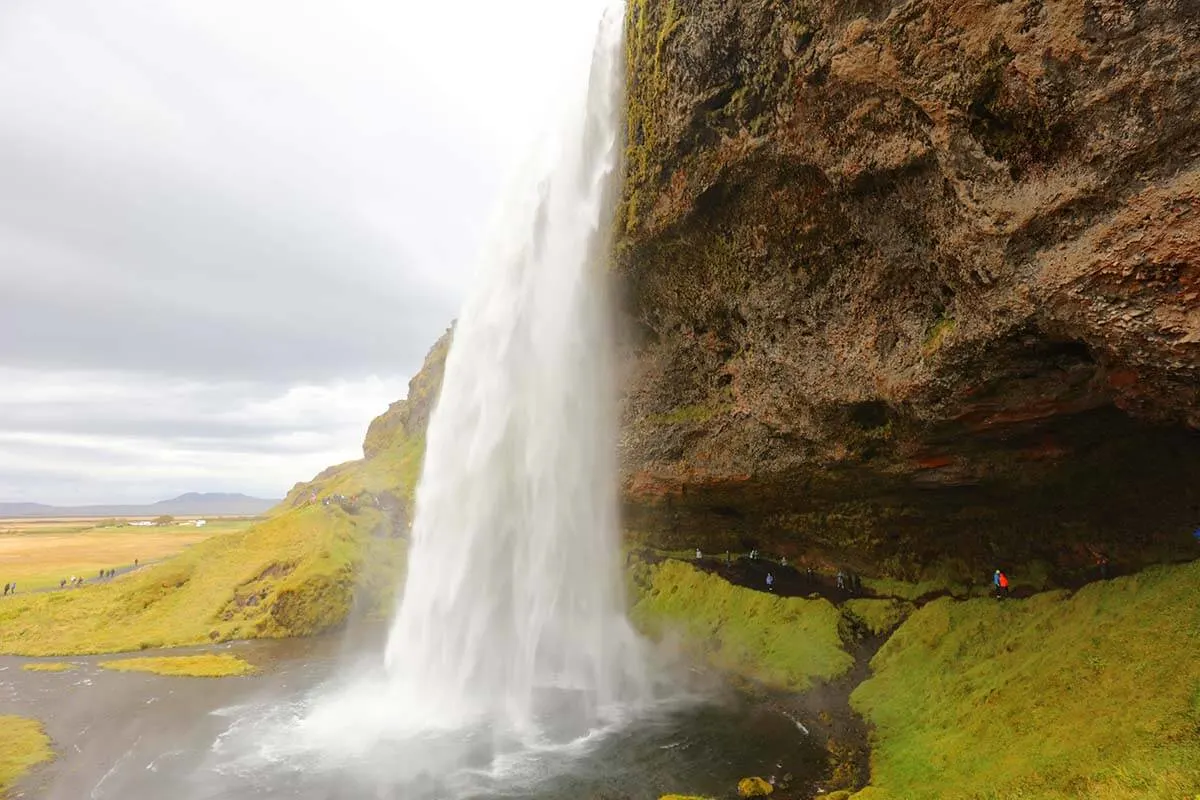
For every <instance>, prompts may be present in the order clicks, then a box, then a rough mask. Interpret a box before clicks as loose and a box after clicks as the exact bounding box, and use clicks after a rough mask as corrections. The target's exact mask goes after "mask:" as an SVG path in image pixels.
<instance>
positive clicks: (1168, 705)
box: [852, 562, 1200, 800]
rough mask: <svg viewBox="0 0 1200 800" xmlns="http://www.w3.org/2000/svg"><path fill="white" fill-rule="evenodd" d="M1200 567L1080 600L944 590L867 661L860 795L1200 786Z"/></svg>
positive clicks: (1089, 592) (1176, 792)
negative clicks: (967, 596)
mask: <svg viewBox="0 0 1200 800" xmlns="http://www.w3.org/2000/svg"><path fill="white" fill-rule="evenodd" d="M1197 655H1200V562H1196V563H1192V564H1188V565H1185V566H1177V567H1154V568H1151V569H1148V570H1146V571H1145V572H1143V573H1140V574H1138V575H1135V576H1131V577H1127V578H1121V579H1118V580H1114V581H1107V582H1101V583H1095V584H1090V585H1088V586H1086V587H1084V588H1083V589H1082V590H1080V591H1079V592H1078V593H1076V594H1074V595H1068V594H1066V593H1065V592H1050V593H1046V594H1041V595H1036V596H1034V597H1033V598H1031V599H1029V600H1025V601H1006V602H997V601H995V600H990V599H975V600H968V601H966V602H956V601H953V600H950V599H942V600H938V601H936V602H934V603H931V604H930V605H928V606H926V607H925V608H923V609H921V610H919V611H917V612H916V613H914V614H913V615H912V616H911V617H910V618H909V619H908V621H907V622H905V623H904V624H903V625H902V626H901V627H900V628H899V630H897V631H896V633H895V634H894V635H893V636H892V638H891V639H890V640H889V641H888V642H887V643H886V644H885V645H884V647H883V649H881V650H880V652H879V653H878V655H877V656H876V657H875V659H874V661H873V662H872V667H873V669H874V676H873V677H872V678H871V679H870V680H868V681H866V682H865V683H864V684H863V685H862V686H860V687H859V688H858V689H857V690H856V691H855V693H854V695H853V698H852V699H853V704H854V706H855V707H856V708H857V709H858V710H859V711H860V712H861V713H863V715H864V716H865V717H866V718H867V719H868V721H870V722H871V723H872V724H873V725H874V726H875V735H874V751H873V755H872V784H873V786H872V788H870V789H868V790H865V791H863V792H860V793H858V794H857V795H855V797H856V798H857V799H858V800H894V799H895V798H906V800H922V798H930V800H932V799H933V798H1011V797H1021V798H1039V799H1040V798H1045V800H1059V799H1060V798H1062V799H1065V798H1078V797H1088V798H1098V799H1099V800H1125V799H1126V798H1129V799H1130V800H1132V798H1161V799H1162V800H1167V798H1173V799H1176V800H1177V799H1178V798H1193V797H1196V796H1197V794H1200V658H1197Z"/></svg>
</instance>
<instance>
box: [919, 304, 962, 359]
mask: <svg viewBox="0 0 1200 800" xmlns="http://www.w3.org/2000/svg"><path fill="white" fill-rule="evenodd" d="M957 325H958V323H957V322H955V321H954V318H953V317H948V316H946V315H945V314H943V315H942V316H941V317H939V318H938V320H937V322H935V323H933V325H931V326H930V327H929V330H928V331H926V332H925V341H924V342H923V343H922V346H921V352H922V353H924V354H925V357H926V358H928V357H929V356H931V355H933V354H934V353H936V352H937V351H938V350H940V349H941V347H942V343H943V342H945V340H946V337H947V336H949V335H950V334H952V333H954V329H955V327H957Z"/></svg>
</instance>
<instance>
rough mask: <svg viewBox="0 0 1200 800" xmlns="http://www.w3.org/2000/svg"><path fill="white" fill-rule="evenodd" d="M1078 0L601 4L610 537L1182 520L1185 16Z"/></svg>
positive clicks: (1175, 539)
mask: <svg viewBox="0 0 1200 800" xmlns="http://www.w3.org/2000/svg"><path fill="white" fill-rule="evenodd" d="M1092 5H1095V4H1086V3H1075V4H1066V5H1062V4H1058V5H1055V4H1042V3H1040V2H1028V3H1022V2H1014V3H990V4H978V3H977V4H963V3H959V2H955V1H954V0H915V2H908V3H899V2H891V1H890V0H864V1H863V2H856V3H849V4H847V3H844V2H835V1H834V0H809V2H803V3H776V2H771V1H770V0H742V1H739V2H733V0H670V1H668V0H637V2H633V3H631V4H630V11H629V15H628V20H627V24H628V28H627V39H628V50H629V52H628V59H627V62H628V68H629V73H628V92H629V99H628V109H627V110H628V114H627V116H628V124H629V130H628V137H627V138H628V152H627V158H626V161H627V164H628V167H627V169H628V176H627V179H626V183H625V187H624V191H623V197H622V204H621V209H620V213H619V214H618V219H617V223H616V224H617V228H618V246H617V254H616V257H615V270H616V272H617V275H618V277H619V278H620V280H621V282H622V285H623V293H624V296H625V298H626V299H627V305H628V313H629V317H628V320H627V322H628V324H627V328H626V330H627V341H626V360H625V363H626V374H627V376H628V380H627V392H626V397H625V401H624V409H623V422H624V424H623V429H622V438H621V455H622V465H623V470H624V484H623V487H624V496H625V500H626V505H627V515H626V518H627V520H628V524H629V527H630V528H631V529H632V530H633V532H634V533H635V535H638V536H640V537H642V538H644V539H646V540H647V541H649V542H651V543H653V544H658V545H662V546H664V547H701V548H702V549H703V550H705V551H706V552H707V551H709V550H714V551H720V550H724V549H727V548H730V547H737V548H741V547H746V546H753V545H755V544H758V545H760V546H763V547H769V548H770V549H772V550H774V551H776V552H782V553H789V552H792V553H817V554H826V555H828V556H829V557H830V558H834V559H842V560H849V561H852V562H854V563H858V564H861V565H862V566H863V567H864V568H867V569H869V570H870V571H888V572H894V573H903V572H911V571H916V570H919V569H921V568H922V567H923V566H926V565H928V564H930V563H932V562H937V561H941V560H945V559H948V558H952V559H955V560H957V561H958V562H959V563H960V567H961V569H962V570H963V571H966V572H971V571H977V570H979V569H981V568H983V567H984V566H986V565H988V564H989V563H990V562H991V561H993V560H995V559H1011V560H1025V559H1034V558H1054V559H1057V561H1058V562H1060V563H1058V564H1056V565H1057V566H1062V567H1064V568H1065V567H1070V566H1071V564H1072V563H1073V562H1072V560H1073V559H1075V558H1076V555H1078V554H1080V553H1082V552H1083V550H1084V549H1085V547H1084V545H1090V546H1093V547H1101V548H1104V549H1107V550H1111V551H1113V552H1121V553H1124V554H1126V556H1123V557H1128V558H1130V559H1133V558H1136V557H1137V555H1138V554H1140V553H1144V552H1147V551H1149V550H1151V549H1155V550H1160V551H1161V550H1164V549H1168V550H1169V549H1170V548H1172V547H1175V546H1184V545H1185V544H1186V542H1185V541H1184V539H1185V537H1186V532H1187V531H1188V530H1190V529H1191V528H1194V527H1195V524H1194V523H1195V522H1196V521H1197V520H1200V436H1197V431H1200V306H1198V304H1197V302H1196V300H1195V297H1197V296H1200V295H1198V294H1197V293H1198V292H1200V214H1196V213H1195V211H1196V210H1197V209H1198V208H1200V163H1198V162H1197V156H1198V155H1200V104H1198V103H1197V102H1196V101H1197V98H1198V97H1200V17H1197V15H1196V14H1195V13H1194V9H1190V8H1189V7H1185V6H1187V5H1188V4H1181V3H1176V2H1174V1H1173V0H1148V1H1147V2H1145V3H1139V4H1136V5H1130V6H1128V7H1127V8H1125V9H1124V10H1123V11H1122V12H1121V14H1119V15H1116V16H1111V15H1110V16H1111V18H1110V17H1109V16H1104V15H1103V14H1098V13H1095V10H1094V9H1092V8H1091V6H1092ZM1126 17H1128V19H1126ZM1135 497H1136V498H1137V501H1136V502H1132V501H1131V498H1135ZM1081 557H1082V556H1081Z"/></svg>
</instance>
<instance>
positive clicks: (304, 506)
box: [0, 331, 450, 655]
mask: <svg viewBox="0 0 1200 800" xmlns="http://www.w3.org/2000/svg"><path fill="white" fill-rule="evenodd" d="M449 342H450V332H449V331H447V333H446V335H445V336H443V337H442V339H441V340H439V341H438V343H437V344H436V345H435V346H434V348H433V350H432V351H431V352H430V354H429V356H428V358H427V359H426V362H425V365H424V367H423V368H422V370H421V372H420V373H418V375H417V376H416V377H414V378H413V380H412V381H411V383H410V384H409V397H408V399H406V400H402V401H400V402H398V403H394V404H393V405H392V406H391V407H390V408H389V409H388V410H387V412H385V413H384V414H383V415H381V416H380V417H379V418H377V419H376V420H375V421H374V422H373V423H372V424H371V427H370V429H369V431H368V433H367V438H366V442H365V443H364V447H363V451H364V457H363V458H362V459H361V460H359V461H352V462H349V463H346V464H341V465H338V466H336V467H332V468H330V469H328V470H326V471H325V472H323V473H321V474H320V475H318V476H317V477H316V478H314V479H313V480H312V481H309V482H306V483H300V484H297V485H296V486H295V487H294V488H293V489H292V491H291V492H289V494H288V496H287V498H286V499H285V500H284V501H283V502H282V503H281V504H280V505H279V506H278V507H276V508H275V509H274V510H273V511H272V513H271V516H270V518H269V519H267V520H266V521H264V522H262V523H260V524H258V525H255V526H253V527H251V528H249V529H247V530H245V531H241V532H236V533H229V534H224V535H221V536H216V537H213V538H211V539H208V540H206V541H204V542H201V543H199V544H197V545H195V546H193V547H191V548H189V549H188V550H186V551H185V552H183V553H182V554H180V555H178V556H176V557H174V558H170V559H168V560H166V561H164V562H162V563H160V564H156V565H154V566H150V567H145V568H143V569H140V570H137V571H136V572H133V573H131V574H129V575H126V576H122V577H120V578H118V579H116V580H113V581H112V582H109V583H104V584H97V585H93V586H88V587H85V588H83V589H78V590H72V591H66V592H47V593H42V594H24V595H18V596H17V597H15V598H10V599H7V600H6V601H5V602H4V603H0V652H2V653H12V654H20V655H67V654H76V653H101V652H117V651H127V650H141V649H147V648H155V647H171V646H178V645H191V644H201V643H205V642H217V641H227V640H231V639H246V638H269V637H285V636H304V635H310V634H314V633H320V632H322V631H325V630H329V629H330V628H334V627H336V626H338V625H340V624H342V623H343V622H344V621H345V620H346V618H347V617H348V616H349V615H350V614H351V613H361V614H373V613H382V612H386V611H387V610H390V608H391V606H392V603H393V596H394V592H395V587H396V584H397V580H398V578H399V576H400V575H401V574H402V573H403V569H404V554H405V547H406V537H407V533H408V527H409V520H410V518H411V514H412V504H413V493H414V490H415V488H416V483H417V479H418V477H419V474H420V469H421V462H422V459H423V457H424V450H425V426H426V425H427V424H428V421H429V415H430V413H431V412H432V409H433V405H434V402H435V400H436V398H437V393H438V390H439V389H440V387H441V379H442V370H443V367H444V364H445V358H446V353H447V351H448V350H449Z"/></svg>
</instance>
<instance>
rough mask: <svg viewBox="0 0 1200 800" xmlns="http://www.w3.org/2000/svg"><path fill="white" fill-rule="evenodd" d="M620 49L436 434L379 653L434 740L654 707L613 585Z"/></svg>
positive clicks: (599, 71)
mask: <svg viewBox="0 0 1200 800" xmlns="http://www.w3.org/2000/svg"><path fill="white" fill-rule="evenodd" d="M621 52H622V50H621V15H620V13H619V9H618V13H611V12H610V13H609V14H608V15H607V16H606V17H605V20H604V22H603V23H602V26H601V30H600V34H599V38H598V41H597V45H596V48H595V53H594V60H593V64H592V69H591V75H590V81H589V86H588V91H587V95H586V105H585V107H584V108H582V109H579V111H578V114H577V119H578V122H577V123H576V127H575V129H574V130H571V131H568V132H567V135H566V136H564V137H562V139H561V150H560V151H559V152H558V154H557V163H555V164H554V165H553V166H552V168H551V169H550V170H549V174H548V175H546V177H545V178H544V179H543V180H542V181H541V183H540V184H539V185H538V187H537V191H536V192H534V193H532V195H531V197H530V198H529V199H528V202H526V203H525V204H524V205H522V204H519V203H518V204H514V207H513V208H511V209H509V210H508V211H506V215H505V217H504V219H503V220H502V224H501V225H500V226H499V230H501V231H503V233H502V234H501V236H500V239H501V240H500V241H499V242H497V243H495V244H494V245H493V247H492V248H491V249H490V250H489V252H488V253H487V255H486V257H485V263H484V264H483V265H482V266H483V268H482V269H481V270H480V272H479V275H478V278H477V284H476V285H475V287H474V290H473V292H472V294H471V296H470V298H469V299H468V301H467V303H466V305H465V307H464V309H463V312H462V315H461V317H460V319H459V321H458V325H457V328H456V330H455V335H454V344H453V347H452V349H451V351H450V354H449V357H448V359H447V362H446V373H445V381H444V384H443V386H442V393H441V399H440V402H439V403H438V406H437V409H436V411H435V412H434V414H433V417H432V419H431V421H430V424H429V430H428V439H427V455H426V462H425V469H424V473H423V475H422V478H421V482H420V486H419V489H418V492H417V509H416V518H415V522H414V526H413V545H412V549H411V552H410V555H409V570H408V577H407V583H406V585H405V589H404V594H403V597H402V599H401V601H400V605H399V609H398V612H397V616H396V620H395V623H394V626H393V628H392V630H391V632H390V636H389V641H388V645H387V654H386V656H387V667H388V674H389V681H390V682H391V683H392V684H393V686H394V687H397V688H398V689H400V690H401V691H402V692H403V694H404V695H406V696H407V698H408V702H407V703H406V707H405V708H404V709H403V710H402V712H401V713H403V714H405V715H412V714H415V715H417V716H419V717H422V718H424V719H426V720H428V721H431V724H434V725H436V726H438V727H448V728H454V727H462V726H466V725H472V724H476V723H479V722H483V723H485V724H488V725H492V726H496V727H498V728H502V729H506V730H511V731H529V730H533V729H540V730H544V729H545V727H546V726H547V724H552V725H554V726H561V725H564V724H565V725H566V726H567V727H568V729H572V730H587V729H588V728H589V727H591V726H595V725H596V724H598V723H600V722H601V721H603V719H604V717H605V715H606V714H608V713H610V712H612V711H614V710H616V709H619V708H622V707H627V706H628V705H629V704H630V703H635V702H636V701H637V700H638V699H639V698H640V697H641V695H642V693H643V685H644V682H643V678H642V665H641V654H640V650H639V643H638V640H637V638H636V636H635V635H634V633H633V632H632V630H631V629H630V627H629V624H628V622H627V620H626V618H625V616H624V608H623V592H622V581H621V579H620V575H619V571H618V566H619V565H618V534H617V528H618V521H617V514H616V508H617V500H616V486H615V476H616V472H617V469H616V463H615V458H614V445H615V441H616V437H615V422H614V407H615V384H614V377H613V370H612V364H611V361H612V358H611V353H610V349H611V347H612V344H611V335H610V331H609V324H610V320H609V307H608V303H607V297H608V294H607V292H606V287H605V273H606V268H605V258H606V256H607V254H608V246H609V237H608V231H609V228H610V225H611V215H612V199H613V189H614V187H615V185H616V183H617V181H618V179H619V170H618V168H619V164H620V151H621V138H620V133H619V131H620V121H621V114H620V100H621V96H620V92H621V88H622V86H621V74H622V63H621ZM548 720H552V721H548Z"/></svg>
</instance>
